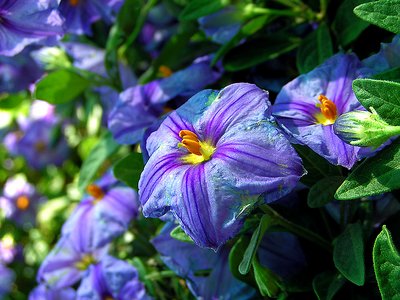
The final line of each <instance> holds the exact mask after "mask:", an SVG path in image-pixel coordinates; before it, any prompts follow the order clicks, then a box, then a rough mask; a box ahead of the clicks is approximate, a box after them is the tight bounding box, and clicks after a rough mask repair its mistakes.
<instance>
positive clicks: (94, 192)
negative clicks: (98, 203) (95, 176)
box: [86, 184, 104, 200]
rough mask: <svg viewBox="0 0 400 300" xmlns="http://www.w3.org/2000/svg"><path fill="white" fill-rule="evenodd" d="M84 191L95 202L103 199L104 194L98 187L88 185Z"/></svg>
mask: <svg viewBox="0 0 400 300" xmlns="http://www.w3.org/2000/svg"><path fill="white" fill-rule="evenodd" d="M86 190H87V192H88V194H89V195H90V196H92V197H93V198H94V199H95V200H101V199H102V198H103V197H104V192H103V190H102V189H101V188H100V187H99V186H98V185H95V184H90V185H88V187H87V188H86Z"/></svg>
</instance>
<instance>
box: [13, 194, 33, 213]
mask: <svg viewBox="0 0 400 300" xmlns="http://www.w3.org/2000/svg"><path fill="white" fill-rule="evenodd" d="M16 205H17V208H18V209H20V210H27V209H28V207H29V205H30V201H29V198H28V197H27V196H19V197H18V198H17V202H16Z"/></svg>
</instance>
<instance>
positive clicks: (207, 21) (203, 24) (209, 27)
mask: <svg viewBox="0 0 400 300" xmlns="http://www.w3.org/2000/svg"><path fill="white" fill-rule="evenodd" d="M243 21H244V18H243V10H242V9H241V8H239V7H238V6H234V5H231V6H227V7H225V8H223V9H221V10H220V11H218V12H216V13H213V14H210V15H207V16H205V17H201V18H200V19H199V24H200V28H201V29H202V30H203V31H204V32H205V34H206V35H207V36H208V37H210V38H211V39H212V40H213V41H214V42H216V43H218V44H225V43H227V42H229V41H230V40H231V39H232V38H233V37H234V36H235V35H236V34H237V33H238V32H239V30H240V27H241V24H242V22H243Z"/></svg>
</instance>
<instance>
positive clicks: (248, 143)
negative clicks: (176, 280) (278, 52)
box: [139, 83, 303, 249]
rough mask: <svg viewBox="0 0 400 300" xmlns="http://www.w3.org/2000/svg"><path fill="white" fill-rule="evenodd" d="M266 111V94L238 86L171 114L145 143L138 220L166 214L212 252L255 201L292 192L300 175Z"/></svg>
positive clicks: (208, 92)
mask: <svg viewBox="0 0 400 300" xmlns="http://www.w3.org/2000/svg"><path fill="white" fill-rule="evenodd" d="M270 109H271V107H270V104H269V101H268V94H267V93H266V92H264V91H262V90H260V89H259V88H257V87H256V86H255V85H252V84H246V83H240V84H232V85H230V86H228V87H226V88H224V89H223V90H221V91H220V92H219V93H218V92H217V91H211V90H205V91H202V92H200V93H198V94H196V95H195V96H193V97H192V98H191V99H190V100H189V101H188V102H187V103H185V104H184V105H182V106H181V107H180V108H179V109H177V110H176V111H175V112H172V113H171V114H170V115H169V116H168V117H167V118H166V119H165V121H164V122H163V123H162V124H161V126H160V128H159V129H158V130H157V131H156V132H154V133H152V134H151V135H150V137H149V138H148V140H147V151H148V153H149V155H150V159H149V161H148V162H147V164H146V166H145V168H144V171H143V173H142V175H141V178H140V181H139V195H140V201H141V203H142V205H143V214H144V215H145V216H146V217H160V216H162V215H164V214H165V213H167V212H169V211H171V212H172V213H173V214H174V216H175V217H176V218H177V220H179V223H180V224H181V226H182V228H183V229H184V230H185V232H186V233H187V234H188V235H189V236H190V237H191V238H192V239H193V240H194V241H195V242H196V243H197V244H198V245H200V246H202V247H210V248H214V249H217V248H218V247H219V246H220V245H222V244H224V243H225V242H226V241H227V240H228V239H229V238H231V237H233V236H234V235H235V234H236V233H237V232H238V231H239V229H240V227H241V223H242V220H243V218H244V217H245V215H246V214H247V213H248V212H249V211H250V210H251V209H252V207H253V206H254V205H255V204H257V202H258V201H259V200H258V197H259V196H260V195H261V194H264V193H265V194H266V199H267V200H268V201H273V200H276V199H279V198H280V197H282V196H284V195H285V194H287V193H288V192H290V190H291V189H292V188H293V187H294V186H295V185H296V183H297V182H298V181H299V178H300V177H301V176H302V175H303V167H302V164H301V159H300V158H299V157H298V155H297V154H296V152H295V151H294V149H293V148H292V147H291V145H290V144H289V142H288V140H287V139H286V138H285V137H284V135H283V134H282V133H281V132H280V131H279V129H277V128H276V127H275V126H274V125H273V124H272V123H271V122H270V121H269V120H268V119H269V117H270Z"/></svg>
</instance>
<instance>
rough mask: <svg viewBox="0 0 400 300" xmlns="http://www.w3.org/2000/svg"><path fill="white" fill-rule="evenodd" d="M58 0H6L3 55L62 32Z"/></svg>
mask: <svg viewBox="0 0 400 300" xmlns="http://www.w3.org/2000/svg"><path fill="white" fill-rule="evenodd" d="M57 6H58V3H57V0H41V1H37V0H3V1H1V3H0V19H1V26H0V29H1V37H0V54H1V55H6V56H13V55H15V54H17V53H19V52H21V51H22V49H24V47H25V46H27V45H29V44H31V43H34V42H38V41H40V40H43V39H45V38H48V37H52V36H60V35H61V34H62V33H63V29H62V24H63V20H62V18H61V17H60V15H59V13H58V11H57V10H56V9H57Z"/></svg>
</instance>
